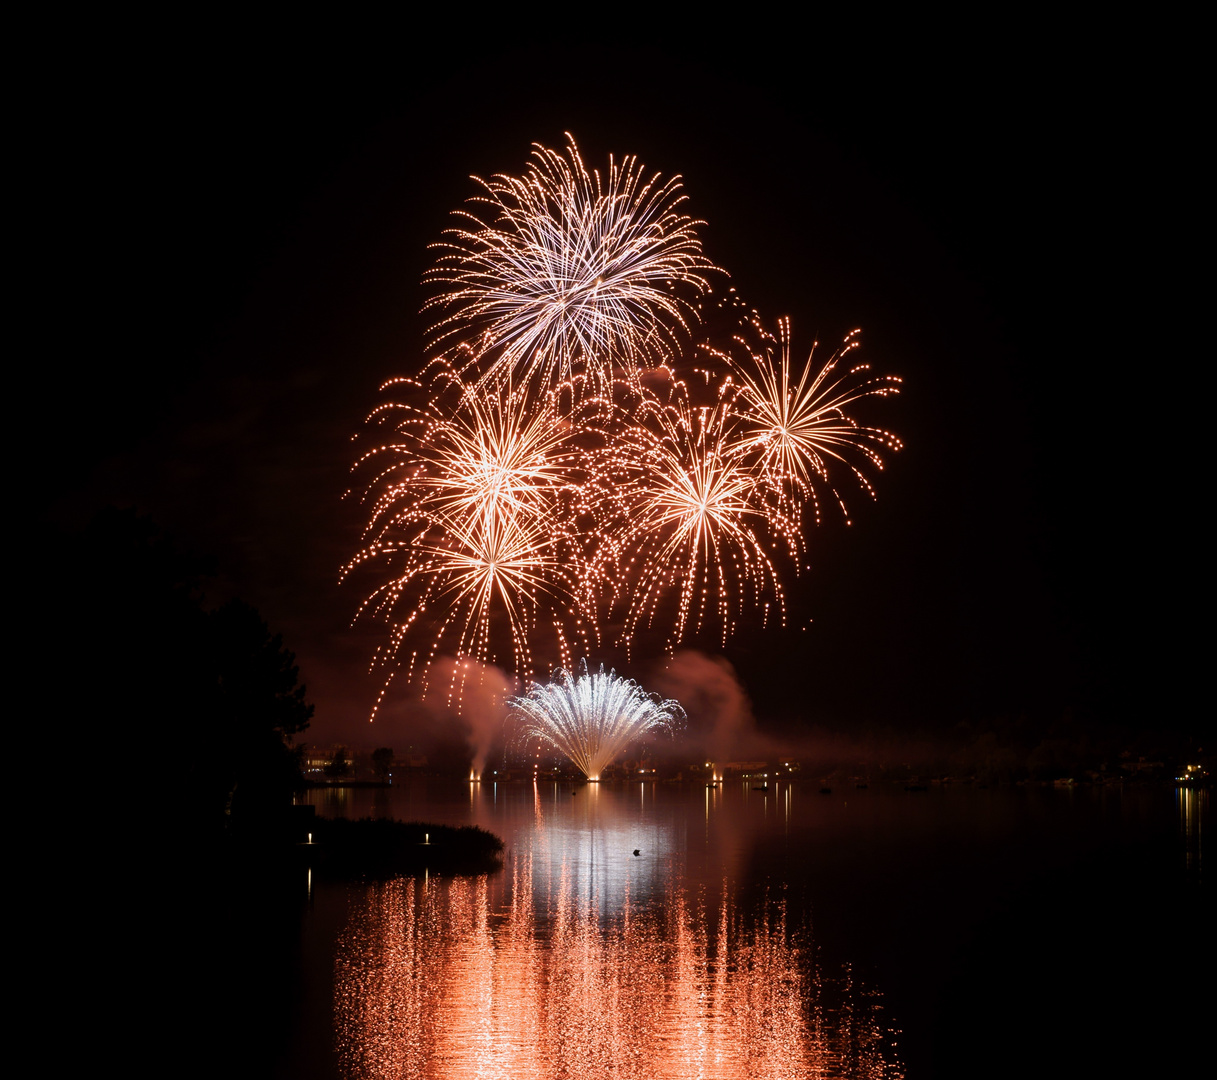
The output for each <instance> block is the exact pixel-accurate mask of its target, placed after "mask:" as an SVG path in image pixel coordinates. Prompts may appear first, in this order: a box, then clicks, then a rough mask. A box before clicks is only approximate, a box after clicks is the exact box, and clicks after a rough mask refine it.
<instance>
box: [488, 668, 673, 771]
mask: <svg viewBox="0 0 1217 1080" xmlns="http://www.w3.org/2000/svg"><path fill="white" fill-rule="evenodd" d="M507 705H508V707H509V708H510V709H511V710H512V714H513V715H514V717H515V718H516V720H517V722H518V723H519V725H520V734H521V736H522V737H523V738H526V739H527V738H538V739H541V740H543V741H544V742H546V743H548V744H549V745H550V746H552V747H554V748H555V749H556V750H558V751H559V752H560V753H562V754H564V755H565V756H566V757H567V758H569V759H570V760H571V761H572V762H573V763H574V764H575V766H576V767H577V768H578V769H579V770H580V771H581V772H582V773H583V775H584V776H586V777H587V778H588V779H589V780H599V779H600V774H601V773H602V772H603V771H604V769H605V768H606V767H607V766H608V765H609V764H610V763H611V762H612V761H613V759H614V758H615V757H617V755H618V754H620V753H621V751H622V750H624V749H625V747H626V746H627V745H629V744H630V743H631V742H633V741H635V740H636V739H639V738H641V737H642V736H643V735H646V734H648V733H649V732H653V731H665V732H672V731H674V730H676V729H677V728H679V727H680V726H682V725H683V724H684V722H685V712H684V710H683V709H682V708H681V707H680V705H679V704H678V703H677V702H675V701H663V700H661V699H660V698H659V696H658V695H656V694H648V693H647V692H646V691H645V690H643V688H642V687H641V686H639V685H638V684H637V683H636V682H634V681H633V680H632V679H624V678H622V677H621V676H620V675H618V674H617V673H616V672H615V671H610V672H608V673H607V674H606V673H605V671H604V665H603V664H601V665H600V670H599V671H598V672H595V673H589V672H588V670H587V661H586V660H582V661H580V663H579V669H578V671H577V673H576V674H573V675H572V674H571V673H570V672H569V671H565V670H561V669H559V670H558V671H555V672H554V674H553V677H552V678H551V680H550V681H549V682H548V683H533V684H532V686H531V687H530V689H529V691H528V693H527V694H525V695H523V696H522V697H514V698H511V699H510V700H509V701H508V702H507Z"/></svg>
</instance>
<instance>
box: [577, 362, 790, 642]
mask: <svg viewBox="0 0 1217 1080" xmlns="http://www.w3.org/2000/svg"><path fill="white" fill-rule="evenodd" d="M736 397H737V395H736V393H735V388H734V387H733V385H732V384H731V382H730V381H729V380H728V381H724V382H722V383H720V384H719V386H718V389H717V392H716V395H715V397H714V399H713V400H712V401H711V402H709V403H707V404H697V403H695V402H694V401H693V400H691V397H690V393H689V388H688V385H687V384H685V383H683V382H681V381H678V380H671V381H670V384H669V392H668V393H667V395H666V396H665V397H663V398H661V397H659V396H658V395H655V394H650V393H647V394H644V395H643V396H642V397H641V398H640V400H639V401H638V403H637V405H636V406H635V410H634V416H635V417H636V419H635V420H634V422H633V423H631V424H630V425H629V426H628V427H626V428H625V429H624V430H623V431H622V432H621V434H620V435H619V438H618V442H617V444H616V445H615V446H614V447H613V448H612V451H611V463H610V465H609V466H608V470H607V471H609V472H615V473H616V474H617V476H618V477H619V479H618V481H617V483H615V484H614V485H613V486H612V491H613V498H614V500H615V503H616V506H617V512H616V514H615V515H614V521H615V527H613V528H610V529H608V530H606V536H605V540H604V542H603V544H602V545H601V548H600V549H599V552H598V555H599V558H600V559H601V561H603V562H604V563H606V564H611V565H612V566H613V567H614V572H613V573H607V572H606V573H602V575H601V577H602V578H603V579H605V580H615V581H628V582H629V586H628V587H627V588H624V589H618V590H617V594H616V597H615V599H614V601H613V602H611V603H610V605H609V606H610V607H612V606H615V605H621V606H624V608H625V612H624V632H623V635H622V639H623V642H624V643H626V644H628V643H629V641H630V640H631V639H632V637H633V635H634V634H635V632H636V631H637V630H638V628H639V627H640V626H642V625H645V626H647V627H651V626H653V625H654V624H655V623H656V622H657V621H658V620H659V619H661V618H662V617H663V615H662V614H661V612H665V611H668V612H670V614H671V620H672V621H671V627H672V628H671V631H670V635H669V647H671V646H672V645H674V644H675V643H676V642H677V641H679V640H681V639H682V638H683V637H685V636H686V634H687V633H689V632H691V633H693V634H698V633H700V632H701V631H702V630H703V629H706V628H707V627H708V626H709V625H710V624H715V625H716V626H717V628H718V632H719V637H720V640H721V641H722V642H724V643H725V641H726V640H727V638H728V637H730V636H731V634H732V633H733V631H734V628H735V623H736V620H737V619H738V617H739V615H740V614H741V613H742V612H743V611H744V610H746V609H748V608H751V607H754V606H760V605H768V604H770V603H772V604H773V605H774V606H775V607H776V609H777V611H778V613H779V615H780V616H781V617H782V618H784V616H785V599H784V596H783V592H782V588H781V583H780V579H779V576H778V573H777V570H776V568H775V566H774V561H773V556H772V555H771V552H772V551H773V550H774V548H775V546H776V548H778V549H784V550H785V551H787V552H788V553H789V554H790V555H792V556H794V557H795V559H796V560H797V555H798V552H799V548H800V542H801V541H800V535H799V531H798V528H797V523H796V521H795V520H794V519H793V518H791V516H790V515H789V514H788V513H787V511H786V510H785V508H784V507H783V505H782V504H781V502H780V500H777V499H774V498H772V497H770V489H769V484H768V479H769V478H768V476H767V474H766V473H765V471H764V470H763V469H761V468H758V467H757V466H756V464H755V463H754V462H752V461H750V460H749V459H748V457H747V456H746V455H745V454H743V453H741V452H740V449H739V448H740V440H741V437H742V436H741V433H740V415H739V413H738V411H737V409H736ZM795 565H796V567H797V561H796V563H795Z"/></svg>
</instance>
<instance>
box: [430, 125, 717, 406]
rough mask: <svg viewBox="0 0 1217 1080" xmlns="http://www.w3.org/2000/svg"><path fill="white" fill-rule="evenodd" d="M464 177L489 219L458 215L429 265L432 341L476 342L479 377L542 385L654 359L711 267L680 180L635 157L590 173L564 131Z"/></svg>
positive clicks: (595, 381) (686, 315)
mask: <svg viewBox="0 0 1217 1080" xmlns="http://www.w3.org/2000/svg"><path fill="white" fill-rule="evenodd" d="M474 179H475V180H476V181H477V182H478V183H479V184H481V185H482V187H483V189H484V190H485V194H484V195H482V196H480V197H478V198H476V199H474V200H472V201H473V202H475V203H479V204H481V205H482V206H484V207H486V208H487V209H488V213H487V215H486V216H487V218H488V220H487V221H482V220H481V219H480V218H479V217H477V216H476V215H475V214H472V213H469V212H458V213H461V216H462V217H463V223H462V225H461V226H459V227H457V228H453V229H450V230H448V233H447V236H448V239H447V240H446V241H445V242H443V243H442V244H440V245H438V247H439V248H440V249H441V250H442V252H443V254H442V255H441V256H440V258H439V262H438V265H437V266H436V267H435V269H434V270H432V271H431V272H430V273H429V274H428V275H427V281H429V282H430V283H431V284H433V285H436V286H439V287H440V288H441V289H442V290H443V291H442V292H441V293H440V295H438V296H437V297H436V298H435V299H434V300H432V301H431V302H430V304H429V305H428V306H431V307H438V308H441V309H442V310H443V311H444V312H445V314H444V316H443V317H442V318H441V319H440V320H439V322H437V323H436V325H435V326H434V327H433V328H432V335H433V340H434V341H435V342H436V343H437V344H443V343H446V342H449V341H452V340H457V341H465V342H470V341H474V340H476V341H477V342H478V343H479V350H478V352H479V356H480V357H482V358H485V359H486V360H487V367H486V370H485V373H484V374H485V376H486V377H487V378H488V379H490V380H505V379H516V380H517V381H528V382H532V383H534V384H538V385H542V386H554V385H557V384H559V383H562V382H565V381H567V380H570V379H571V378H572V377H574V376H576V375H578V374H582V375H584V376H585V377H586V378H587V379H588V380H589V383H590V385H591V386H592V387H593V389H602V388H603V387H604V386H605V385H607V384H608V383H610V382H611V381H612V379H613V378H614V371H615V369H616V370H618V371H620V370H623V369H624V370H629V369H637V368H645V367H651V366H654V365H655V364H657V363H659V362H661V361H662V360H663V359H664V358H666V356H667V355H668V351H669V349H670V347H671V345H672V343H673V342H674V341H675V339H676V337H677V335H678V334H679V333H680V332H681V331H682V330H686V329H687V328H688V326H689V322H690V320H691V319H692V318H693V317H694V312H695V309H694V306H693V303H692V302H691V301H692V300H693V299H695V298H696V297H697V296H699V295H701V294H702V293H704V292H705V291H706V289H707V288H708V282H707V278H706V274H707V273H709V272H710V271H713V270H714V269H715V267H714V266H713V264H712V263H711V262H710V261H709V260H708V259H706V258H705V257H704V256H703V255H702V250H701V243H700V241H699V240H698V238H697V235H696V231H695V230H696V227H697V226H698V225H700V224H702V223H701V222H698V221H694V220H693V219H692V218H690V217H689V216H688V215H687V214H685V213H683V212H682V211H681V209H680V207H681V205H682V204H683V202H684V200H685V196H684V195H683V194H682V193H681V185H680V180H679V178H678V177H674V178H672V179H670V180H667V181H665V182H661V180H660V177H659V174H655V175H654V176H652V177H650V179H647V177H646V174H645V173H644V171H643V168H642V166H641V165H639V163H638V161H637V159H636V158H634V157H627V158H625V159H624V160H622V161H621V162H617V161H615V160H614V159H612V158H611V157H610V159H609V168H608V173H607V175H605V176H601V173H600V172H599V170H592V171H591V172H589V171H588V169H587V167H586V166H585V165H584V163H583V159H582V157H581V156H580V154H579V149H578V147H577V146H576V145H575V141H574V139H573V138H572V137H571V136H570V135H569V134H568V135H567V147H566V153H565V155H563V154H561V153H558V152H557V151H554V150H548V149H546V148H545V147H543V146H540V145H535V148H534V150H533V155H532V159H531V160H530V162H529V163H528V167H527V171H526V173H525V175H524V176H523V177H513V176H504V175H496V176H494V177H492V178H491V179H490V180H481V179H479V178H477V177H474Z"/></svg>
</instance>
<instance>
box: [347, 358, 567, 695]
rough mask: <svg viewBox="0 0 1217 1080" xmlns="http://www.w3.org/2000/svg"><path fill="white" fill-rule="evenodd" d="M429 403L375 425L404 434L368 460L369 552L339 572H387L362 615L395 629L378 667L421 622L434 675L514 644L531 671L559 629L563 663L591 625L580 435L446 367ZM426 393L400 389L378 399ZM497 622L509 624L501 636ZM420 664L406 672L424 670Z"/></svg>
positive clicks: (545, 408) (398, 382)
mask: <svg viewBox="0 0 1217 1080" xmlns="http://www.w3.org/2000/svg"><path fill="white" fill-rule="evenodd" d="M432 385H433V387H435V390H434V391H433V395H432V396H431V397H429V398H427V399H425V400H424V401H423V402H422V403H421V404H417V405H416V404H411V403H409V402H404V403H403V402H390V403H386V404H385V405H382V406H381V407H380V408H378V409H377V410H375V411H374V412H373V413H372V415H371V417H369V420H370V421H371V422H373V423H376V424H378V425H383V424H389V425H391V426H392V428H393V430H394V435H395V438H394V439H392V440H391V441H389V442H387V443H384V444H382V445H380V446H377V447H376V448H374V449H372V450H370V451H369V452H367V453H366V454H364V455H363V456H362V457H361V458H360V459H359V460H358V462H357V463H356V465H355V469H356V470H359V471H364V472H368V471H371V473H372V475H371V478H370V479H369V481H368V482H367V486H366V489H365V501H371V503H372V511H371V514H370V516H369V524H368V526H367V528H366V529H365V531H364V547H363V549H362V550H361V551H360V552H359V553H358V554H357V555H356V556H355V558H354V559H352V560H351V562H350V563H348V564H347V566H346V567H345V568H344V571H343V576H344V577H345V576H347V575H349V574H351V573H352V572H353V571H355V569H356V568H357V567H360V566H361V565H363V564H365V563H368V562H371V561H375V562H377V563H382V564H385V565H387V566H390V567H391V568H392V569H391V575H390V578H389V580H388V581H386V582H384V583H383V584H381V585H380V586H379V587H377V588H376V589H375V590H374V591H373V592H372V593H371V595H370V596H369V597H368V598H367V599H366V600H365V601H364V603H363V605H361V607H360V609H359V612H358V613H357V615H356V618H358V617H359V616H361V615H364V614H365V613H366V614H374V615H377V616H379V617H381V618H384V619H386V620H387V621H389V622H390V623H391V624H392V625H393V632H392V634H391V638H390V642H389V644H388V645H387V646H386V647H384V649H382V650H381V651H380V652H379V653H378V659H379V660H382V661H385V662H390V663H395V662H397V661H398V660H399V659H400V658H401V657H402V653H403V649H404V643H405V640H406V638H407V636H408V635H410V633H411V631H413V630H415V629H417V628H418V627H420V626H423V625H425V626H426V627H427V628H428V630H429V637H430V643H429V647H428V648H427V649H426V650H424V655H423V656H422V657H421V666H422V668H423V669H424V670H425V668H426V667H427V666H429V665H430V663H431V662H432V661H433V660H434V658H435V656H436V655H437V653H438V650H439V649H440V648H445V647H446V648H448V649H450V650H452V651H454V652H455V653H456V654H458V655H470V656H473V657H476V658H477V659H479V660H482V661H493V660H494V659H495V658H496V652H495V649H496V644H497V643H499V642H500V641H501V639H502V638H503V637H504V636H506V637H509V638H510V642H511V650H512V653H513V655H514V659H515V663H516V666H517V668H518V669H519V670H521V671H529V670H531V668H532V649H531V645H530V641H531V639H532V638H533V637H535V636H536V634H537V632H538V630H539V629H546V628H549V629H552V631H553V632H554V634H555V635H556V637H557V640H558V643H559V645H558V655H559V657H560V658H563V659H564V658H566V657H569V655H570V650H569V647H568V644H567V642H568V637H569V634H570V633H571V632H572V631H573V632H574V633H575V634H576V635H580V636H582V637H583V640H584V641H585V642H586V633H587V632H588V629H589V624H588V623H587V621H586V620H585V618H584V615H583V604H582V603H581V601H580V599H579V590H580V587H581V584H582V581H583V576H582V575H581V573H580V571H579V565H580V562H581V554H580V548H579V545H578V543H577V542H576V539H575V532H574V527H573V524H572V522H573V521H574V519H575V518H576V517H577V516H578V513H579V507H580V502H581V495H580V491H581V480H580V473H579V453H578V451H577V448H576V447H575V445H574V443H573V442H572V439H571V432H572V425H571V423H570V421H569V420H568V419H564V418H561V417H559V416H558V415H557V414H556V413H555V411H554V409H553V406H552V399H549V404H548V405H546V403H545V402H544V401H543V402H540V403H538V402H536V401H530V400H529V399H528V398H526V397H525V395H523V394H521V393H519V392H513V391H511V390H510V389H509V388H498V389H497V390H491V391H489V392H485V391H477V392H475V391H474V390H473V388H472V387H471V386H470V385H469V384H468V383H466V382H464V381H462V380H461V378H460V377H459V375H457V374H456V373H454V372H452V371H451V370H450V369H448V368H446V367H444V366H442V365H439V370H438V372H437V373H436V374H435V376H434V378H433V381H432ZM403 387H405V388H409V389H411V390H412V391H413V392H414V394H415V395H419V394H422V393H423V392H424V388H423V386H422V385H421V384H420V383H417V382H415V381H414V380H410V379H394V380H391V381H390V382H389V383H387V384H385V387H383V388H382V389H389V388H403ZM496 624H499V625H501V626H502V627H505V631H504V633H502V634H498V633H496V631H495V626H496ZM419 659H420V658H419V652H418V650H415V651H414V652H412V653H411V654H410V669H411V671H412V670H413V668H414V666H415V663H416V662H417V661H419Z"/></svg>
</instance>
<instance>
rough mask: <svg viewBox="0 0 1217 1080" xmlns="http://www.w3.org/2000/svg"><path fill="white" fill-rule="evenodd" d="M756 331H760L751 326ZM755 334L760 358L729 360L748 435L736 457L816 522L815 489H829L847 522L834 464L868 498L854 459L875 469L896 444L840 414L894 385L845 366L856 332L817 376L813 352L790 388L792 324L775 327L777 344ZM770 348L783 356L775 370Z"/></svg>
mask: <svg viewBox="0 0 1217 1080" xmlns="http://www.w3.org/2000/svg"><path fill="white" fill-rule="evenodd" d="M754 328H755V329H757V330H759V329H760V328H759V326H756V325H755V324H754ZM761 333H762V335H763V342H764V343H763V345H762V347H761V349H760V350H759V351H758V350H755V349H751V348H750V349H748V350H747V351H748V363H747V364H742V363H731V362H730V361H729V363H731V368H732V370H733V372H734V374H735V375H736V376H737V377H738V378H739V379H740V395H739V405H740V417H741V421H742V425H741V426H742V429H743V430H744V431H745V432H746V433H747V434H746V435H745V436H744V437H743V438H742V439H741V441H740V442H739V444H738V446H737V452H739V453H742V454H744V455H745V456H746V457H748V458H749V459H751V460H754V461H755V462H756V464H757V466H758V467H759V468H760V469H762V470H763V471H764V472H765V473H766V475H767V476H768V477H769V478H770V480H771V482H772V484H773V486H774V487H775V488H776V490H778V491H779V492H781V493H782V495H783V496H784V497H786V498H787V499H789V500H797V501H801V500H804V499H806V500H808V501H810V502H811V504H812V506H813V508H814V510H815V516H816V521H817V522H818V521H819V519H820V502H819V497H818V494H817V490H816V489H817V487H819V486H823V487H827V488H828V490H829V491H831V492H832V494H833V497H834V498H835V499H836V501H837V504H838V505H839V506H840V507H841V512H842V514H844V516H845V520H846V521H847V522H848V521H849V512H848V510H847V509H846V507H845V500H844V499H843V498H842V497H841V495H840V493H839V492H838V491H837V489H836V487H835V486H834V483H833V480H832V476H831V474H832V469H831V465H832V463H833V462H839V463H840V464H841V465H842V466H843V467H844V468H846V469H847V470H848V471H849V472H850V474H851V475H852V476H853V477H854V478H855V479H856V480H857V481H858V483H860V484H861V485H862V487H863V488H864V489H865V490H866V491H867V493H868V494H869V495H870V496H871V497H872V498H873V497H874V494H875V490H874V488H873V487H872V486H871V484H870V481H869V480H868V479H867V478H866V475H865V473H863V471H862V469H861V468H860V467H859V466H858V464H857V459H858V458H861V459H864V460H865V461H866V462H868V463H869V464H870V465H872V466H874V467H875V468H876V469H880V470H881V469H882V468H883V458H882V457H881V455H880V451H881V450H887V451H897V450H899V449H900V448H901V442H900V440H899V439H898V438H896V436H895V435H893V434H892V433H891V432H890V431H884V430H883V429H882V428H876V427H868V426H866V425H864V424H859V423H858V422H857V421H856V420H854V419H853V418H852V417H851V416H850V415H849V414H848V413H847V412H846V411H845V410H846V408H847V407H849V406H851V405H853V404H854V403H856V402H858V401H860V400H862V399H863V398H867V397H887V396H889V395H892V394H898V393H900V379H899V378H897V377H896V376H894V375H886V376H875V375H871V374H870V366H869V365H868V364H854V365H853V366H852V367H848V368H846V367H845V364H844V362H845V361H846V359H847V358H848V357H849V355H850V353H852V352H853V351H854V350H855V349H857V348H858V347H859V340H858V335H859V334H860V333H861V331H859V330H854V331H852V332H851V333H850V334H848V335H847V336H846V338H845V342H844V344H843V345H842V346H841V348H840V349H839V350H837V352H836V353H834V354H833V356H832V357H831V358H830V359H829V361H828V363H827V364H825V365H824V366H823V367H822V368H820V369H819V371H815V369H814V368H813V366H812V360H813V358H814V354H815V347H814V346H813V347H812V352H811V354H809V355H808V357H807V363H806V364H805V365H804V366H803V370H802V373H801V374H800V375H799V376H798V379H797V381H796V380H795V378H794V377H793V375H792V372H791V364H790V321H789V320H788V319H782V320H781V321H780V323H779V327H778V333H779V338H778V340H777V341H776V342H775V340H774V339H773V337H772V336H770V335H768V334H765V333H764V331H761ZM737 340H742V339H737ZM775 345H778V346H780V350H781V358H780V360H779V361H778V363H777V364H776V365H775V363H774V357H773V351H774V346H775Z"/></svg>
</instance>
